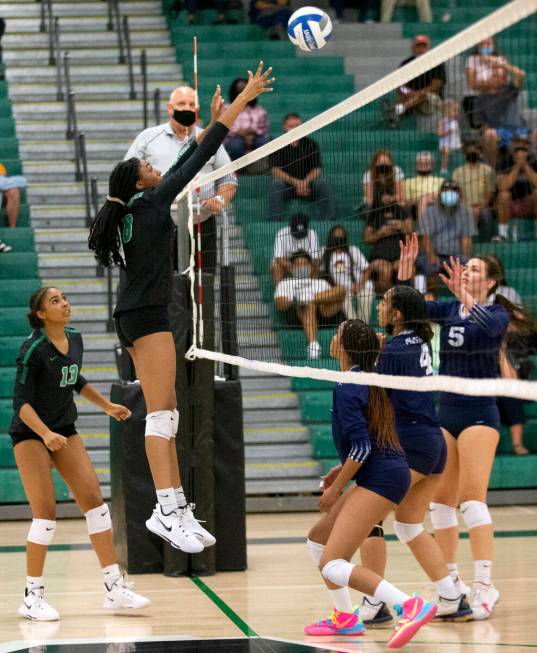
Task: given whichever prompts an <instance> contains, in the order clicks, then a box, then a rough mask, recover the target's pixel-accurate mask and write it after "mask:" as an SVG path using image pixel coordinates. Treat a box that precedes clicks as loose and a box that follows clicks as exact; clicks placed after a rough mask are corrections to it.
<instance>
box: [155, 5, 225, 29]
mask: <svg viewBox="0 0 537 653" xmlns="http://www.w3.org/2000/svg"><path fill="white" fill-rule="evenodd" d="M168 4H169V6H168V8H167V11H168V12H169V14H170V15H171V16H172V17H173V18H177V16H178V15H179V13H180V11H181V10H182V9H183V1H182V0H172V2H171V3H168ZM199 5H200V2H199V0H185V2H184V6H185V8H186V11H187V18H186V20H187V23H188V24H189V25H194V24H195V23H196V20H197V12H198V8H199ZM201 5H202V8H203V9H205V8H213V9H216V19H215V20H214V21H213V25H224V24H225V23H227V24H233V23H236V22H237V21H235V20H233V19H229V18H227V17H226V5H227V2H226V0H210V2H202V3H201Z"/></svg>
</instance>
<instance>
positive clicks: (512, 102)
mask: <svg viewBox="0 0 537 653" xmlns="http://www.w3.org/2000/svg"><path fill="white" fill-rule="evenodd" d="M525 76H526V74H525V72H524V71H523V70H522V69H521V68H517V66H512V65H511V64H509V63H507V62H506V61H496V62H494V63H492V64H491V77H490V80H489V82H488V85H489V87H488V89H487V91H486V92H484V93H482V94H481V95H479V96H478V98H477V107H478V110H479V112H480V114H481V118H482V120H483V124H484V132H483V139H484V145H485V154H486V158H487V161H488V163H490V165H491V166H492V167H493V168H495V167H496V165H497V162H498V157H499V154H501V153H505V152H506V150H507V149H508V147H509V145H510V144H511V141H512V140H513V138H529V136H530V130H529V128H528V126H527V124H526V121H525V119H524V116H523V115H522V110H521V107H520V103H519V95H520V91H521V90H522V87H523V85H524V78H525Z"/></svg>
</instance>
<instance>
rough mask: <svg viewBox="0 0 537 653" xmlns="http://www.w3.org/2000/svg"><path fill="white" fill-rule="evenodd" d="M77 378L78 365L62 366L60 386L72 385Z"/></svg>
mask: <svg viewBox="0 0 537 653" xmlns="http://www.w3.org/2000/svg"><path fill="white" fill-rule="evenodd" d="M77 379H78V365H69V367H67V365H65V366H64V367H62V380H61V381H60V388H65V387H66V386H68V385H74V384H75V383H76V381H77Z"/></svg>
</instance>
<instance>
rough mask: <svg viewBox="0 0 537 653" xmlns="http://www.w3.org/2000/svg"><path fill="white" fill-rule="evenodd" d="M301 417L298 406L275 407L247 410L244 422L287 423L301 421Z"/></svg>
mask: <svg viewBox="0 0 537 653" xmlns="http://www.w3.org/2000/svg"><path fill="white" fill-rule="evenodd" d="M300 419H301V415H300V410H298V409H296V408H288V409H278V408H276V409H273V410H270V411H267V410H245V411H244V423H245V424H246V425H248V426H251V425H253V424H266V423H267V422H274V423H276V424H287V423H289V422H299V421H300Z"/></svg>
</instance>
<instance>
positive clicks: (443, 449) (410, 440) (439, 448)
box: [397, 424, 447, 476]
mask: <svg viewBox="0 0 537 653" xmlns="http://www.w3.org/2000/svg"><path fill="white" fill-rule="evenodd" d="M397 433H398V435H399V441H400V442H401V446H402V447H403V451H404V452H405V456H406V459H407V462H408V466H409V467H410V469H413V470H414V471H415V472H418V473H419V474H423V475H424V476H429V474H441V473H442V472H443V471H444V467H445V466H446V458H447V445H446V441H445V440H444V436H443V435H442V431H441V430H440V429H439V428H434V427H432V426H431V427H428V428H424V427H423V426H422V425H421V426H418V427H417V428H414V429H413V428H412V425H410V424H408V425H405V427H404V428H398V429H397Z"/></svg>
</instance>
